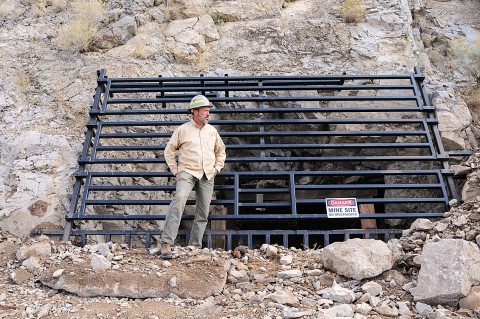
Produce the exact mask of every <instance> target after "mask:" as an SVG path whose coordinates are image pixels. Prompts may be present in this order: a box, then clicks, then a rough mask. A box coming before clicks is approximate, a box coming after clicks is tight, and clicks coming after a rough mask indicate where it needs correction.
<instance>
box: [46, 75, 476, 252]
mask: <svg viewBox="0 0 480 319" xmlns="http://www.w3.org/2000/svg"><path fill="white" fill-rule="evenodd" d="M423 80H424V75H423V74H421V72H420V71H419V69H418V68H415V69H414V72H413V73H411V74H403V75H402V74H400V75H399V74H394V75H346V74H342V75H337V76H227V75H225V76H219V77H203V76H200V77H182V78H165V77H158V78H108V77H107V76H106V71H105V70H100V71H99V72H98V80H97V88H96V91H95V96H94V100H93V103H92V106H91V110H90V120H89V121H88V123H87V125H86V129H87V131H86V137H85V142H84V146H83V149H82V153H81V156H80V158H79V160H78V170H77V172H76V174H75V177H76V182H75V184H74V185H73V190H72V201H71V205H70V209H69V212H68V213H67V215H66V220H67V222H66V227H65V231H64V233H63V238H64V240H67V239H70V238H71V237H74V238H75V239H76V240H79V241H80V243H81V244H82V245H84V244H86V243H87V242H88V240H89V239H94V240H106V241H109V240H113V241H120V240H121V241H125V242H127V243H130V244H133V243H132V242H133V241H135V244H138V243H141V244H142V245H143V244H144V245H145V246H146V247H150V245H152V243H153V244H154V243H155V241H156V240H157V239H158V236H160V234H161V229H162V223H163V221H164V219H165V213H166V210H167V207H168V204H169V203H170V200H171V198H172V192H173V191H174V190H175V183H174V179H173V176H172V174H171V173H170V172H169V171H168V167H167V165H166V164H165V160H164V158H163V150H164V148H165V145H166V143H167V141H168V139H169V137H170V136H171V134H172V132H173V130H174V129H175V128H176V127H178V126H179V125H181V124H183V123H185V122H186V121H188V120H190V116H189V115H188V114H186V106H187V103H188V102H189V101H190V100H191V98H192V97H193V96H195V95H197V94H203V95H206V96H207V97H209V99H210V100H211V102H213V103H214V104H215V108H213V109H212V110H211V118H212V119H211V120H210V122H209V123H210V124H212V125H214V126H215V127H216V128H217V130H218V131H219V133H220V136H221V137H222V139H223V140H224V142H225V144H226V150H227V160H226V166H225V168H224V170H223V171H222V172H221V173H220V174H219V175H218V176H217V177H216V181H215V191H214V198H213V200H212V212H211V215H210V225H209V229H208V230H207V232H206V235H205V245H206V246H208V247H214V248H224V249H231V248H233V246H236V245H247V246H249V247H255V246H258V244H259V243H278V244H281V245H285V246H292V245H295V246H297V247H314V246H315V247H323V246H325V245H328V244H329V243H331V242H332V241H338V240H345V239H348V238H352V237H362V238H371V237H375V238H379V239H383V240H388V239H389V238H392V237H394V236H397V235H398V234H399V233H401V231H402V229H405V227H408V226H409V225H408V224H409V222H410V221H411V220H414V219H416V218H436V217H441V216H442V215H443V213H444V212H445V211H448V210H449V201H450V200H451V199H454V198H457V197H458V196H457V191H456V184H457V183H456V181H455V180H454V176H453V171H452V170H450V169H449V160H450V159H451V158H452V157H454V156H465V155H467V154H463V153H460V152H457V153H448V152H445V150H444V148H443V146H442V143H441V139H440V134H439V132H438V128H437V124H438V121H437V119H436V118H435V109H434V107H432V106H431V105H430V102H429V100H428V96H427V94H426V92H425V89H424V86H423ZM326 198H355V199H356V201H357V203H358V206H359V209H360V215H359V217H358V218H354V219H352V218H345V219H331V218H327V217H328V216H327V214H326V205H325V200H326ZM193 205H194V201H193V199H192V200H190V201H188V202H187V208H186V210H185V215H184V218H183V227H184V228H185V230H183V231H181V232H180V240H184V241H185V240H186V239H187V238H186V237H187V236H188V233H189V231H188V227H189V223H191V220H192V219H193V216H192V215H191V213H192V211H193ZM44 233H47V232H46V231H45V232H44Z"/></svg>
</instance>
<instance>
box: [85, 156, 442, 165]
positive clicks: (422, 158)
mask: <svg viewBox="0 0 480 319" xmlns="http://www.w3.org/2000/svg"><path fill="white" fill-rule="evenodd" d="M434 160H437V158H436V156H435V155H433V156H323V157H320V156H319V157H314V156H298V157H292V156H285V157H227V159H226V160H225V162H226V163H252V162H258V163H267V162H349V161H350V162H351V161H434ZM78 163H79V164H82V165H85V164H128V163H132V164H133V163H150V164H153V163H165V159H164V158H95V159H91V158H79V159H78Z"/></svg>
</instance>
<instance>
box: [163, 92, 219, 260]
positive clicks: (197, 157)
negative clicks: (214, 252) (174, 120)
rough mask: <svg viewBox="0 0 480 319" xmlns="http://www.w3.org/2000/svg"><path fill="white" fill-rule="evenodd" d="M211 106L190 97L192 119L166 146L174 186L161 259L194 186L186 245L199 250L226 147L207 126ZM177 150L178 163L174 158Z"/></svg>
mask: <svg viewBox="0 0 480 319" xmlns="http://www.w3.org/2000/svg"><path fill="white" fill-rule="evenodd" d="M212 106H213V105H212V104H211V103H210V101H209V100H208V99H207V98H206V97H205V96H203V95H197V96H195V97H193V99H192V100H191V102H190V107H189V112H190V113H192V114H193V119H192V120H191V121H189V122H187V123H185V124H183V125H181V126H179V127H178V128H177V129H176V130H175V131H174V132H173V134H172V137H171V138H170V140H169V141H168V143H167V146H166V147H165V152H164V156H165V160H166V162H167V165H168V167H169V168H170V171H171V172H172V173H173V174H174V175H175V179H176V181H177V187H176V192H175V196H174V198H173V200H172V202H171V203H170V206H169V207H168V211H167V216H166V219H165V227H164V229H163V233H162V243H161V247H160V248H161V253H162V258H163V259H171V258H172V250H171V246H172V245H173V243H174V241H175V238H176V237H177V233H178V227H179V226H180V221H181V217H182V214H183V210H184V208H185V204H186V201H187V199H188V196H189V194H190V192H191V191H192V189H193V188H194V187H195V193H196V198H197V200H196V207H195V219H194V221H193V227H192V231H191V233H190V240H189V242H188V245H190V246H194V247H196V248H202V238H203V233H204V232H205V227H206V226H207V221H208V212H209V209H210V202H211V200H212V194H213V183H214V177H215V175H217V174H218V173H219V172H220V170H221V169H222V168H223V166H224V163H225V157H226V153H225V144H224V143H223V141H222V139H221V138H220V135H219V134H218V132H217V130H216V129H215V128H214V127H213V126H212V125H210V124H208V120H209V118H210V108H211V107H212ZM177 150H178V162H177V161H176V158H175V157H176V151H177Z"/></svg>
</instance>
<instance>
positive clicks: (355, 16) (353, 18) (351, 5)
mask: <svg viewBox="0 0 480 319" xmlns="http://www.w3.org/2000/svg"><path fill="white" fill-rule="evenodd" d="M338 14H339V16H340V17H341V18H342V19H344V20H345V22H347V23H357V22H361V21H362V20H363V19H364V18H365V15H366V12H365V9H364V8H363V5H362V0H346V1H345V2H343V3H342V5H341V6H340V9H339V10H338Z"/></svg>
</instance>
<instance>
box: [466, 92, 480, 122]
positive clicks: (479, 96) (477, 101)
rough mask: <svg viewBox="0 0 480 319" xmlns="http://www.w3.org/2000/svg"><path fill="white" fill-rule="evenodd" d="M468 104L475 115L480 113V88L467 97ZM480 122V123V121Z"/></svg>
mask: <svg viewBox="0 0 480 319" xmlns="http://www.w3.org/2000/svg"><path fill="white" fill-rule="evenodd" d="M467 105H468V108H469V109H470V111H471V112H472V113H473V115H475V116H477V117H478V115H480V89H476V90H474V91H473V92H472V94H471V95H470V96H469V97H468V99H467ZM479 124H480V123H479Z"/></svg>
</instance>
